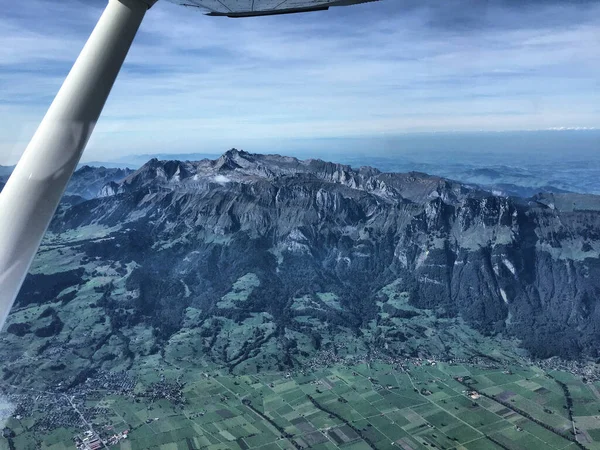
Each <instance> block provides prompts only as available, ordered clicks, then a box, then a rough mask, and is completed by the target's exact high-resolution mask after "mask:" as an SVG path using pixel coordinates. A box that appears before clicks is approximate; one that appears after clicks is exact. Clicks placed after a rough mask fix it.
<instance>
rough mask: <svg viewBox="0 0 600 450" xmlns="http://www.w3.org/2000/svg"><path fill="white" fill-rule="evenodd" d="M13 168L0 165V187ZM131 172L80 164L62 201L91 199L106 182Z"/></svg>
mask: <svg viewBox="0 0 600 450" xmlns="http://www.w3.org/2000/svg"><path fill="white" fill-rule="evenodd" d="M13 169H14V166H12V167H3V166H0V183H1V184H0V188H3V187H4V183H6V180H8V177H10V174H11V173H12V171H13ZM133 172H134V171H133V170H132V169H107V168H106V167H91V166H86V165H84V166H81V167H80V168H79V169H78V170H76V171H75V173H74V174H73V176H72V177H71V180H70V181H69V184H68V185H67V189H66V191H65V195H66V196H67V198H66V199H63V202H64V201H65V200H67V201H70V200H73V197H79V198H81V199H83V200H89V199H92V198H94V197H96V196H97V195H98V194H99V193H100V190H101V189H102V188H103V187H104V185H106V184H107V183H109V182H111V181H121V180H123V179H124V178H125V177H127V176H128V175H130V174H132V173H133ZM69 196H70V197H71V198H69Z"/></svg>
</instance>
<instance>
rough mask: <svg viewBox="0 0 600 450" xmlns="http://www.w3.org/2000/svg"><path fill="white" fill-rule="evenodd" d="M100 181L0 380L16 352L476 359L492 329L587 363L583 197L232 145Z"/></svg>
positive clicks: (587, 217)
mask: <svg viewBox="0 0 600 450" xmlns="http://www.w3.org/2000/svg"><path fill="white" fill-rule="evenodd" d="M101 191H102V195H101V196H100V197H98V198H94V199H91V200H88V201H85V202H82V203H79V204H77V205H74V206H72V207H70V208H65V209H64V210H63V211H62V212H61V214H60V215H59V216H58V217H57V218H55V220H54V221H53V223H52V225H51V228H50V234H49V236H48V237H47V239H46V245H45V246H44V247H43V248H42V250H41V252H40V254H39V255H38V258H37V260H36V263H35V264H34V267H33V274H32V275H30V276H29V277H28V279H27V280H26V283H25V285H24V288H23V290H22V293H21V295H20V296H19V298H18V300H17V304H16V307H17V308H19V310H18V311H17V312H15V313H14V314H13V315H11V318H10V321H9V327H8V331H9V334H7V335H6V336H7V337H6V338H5V339H4V340H3V341H1V342H0V354H3V355H5V356H4V360H5V361H10V363H7V366H6V367H7V369H6V370H7V371H8V375H5V377H6V378H10V377H11V376H13V375H11V374H15V375H14V376H16V374H18V373H23V370H25V369H26V367H28V366H27V364H33V362H31V361H29V360H27V361H26V360H23V359H20V358H19V355H22V354H23V353H24V352H27V354H32V355H38V356H37V357H36V358H38V361H37V362H36V364H40V361H41V363H43V365H42V366H41V367H42V369H40V370H42V371H43V373H47V374H49V375H48V376H59V375H60V376H65V375H64V373H63V372H61V371H69V370H71V371H72V370H73V369H72V368H71V369H70V368H68V367H67V368H65V367H63V366H64V364H63V365H62V366H61V365H60V362H59V360H60V358H63V357H64V354H65V352H67V354H68V355H70V356H69V357H70V358H72V361H74V362H72V364H76V367H87V368H89V367H103V368H110V369H115V368H128V367H129V368H130V367H132V366H135V365H136V364H144V363H143V361H146V360H147V359H148V358H155V357H161V358H165V359H167V360H168V359H169V358H172V359H173V360H175V359H176V360H177V361H187V363H189V364H192V365H195V364H200V365H201V364H202V361H212V362H214V363H218V364H224V365H227V366H229V367H230V369H231V370H255V369H260V368H265V367H284V366H289V365H293V364H297V363H298V361H302V360H303V359H304V358H308V357H310V356H311V355H312V354H314V353H315V352H317V351H319V349H321V348H324V347H327V346H333V347H334V348H335V349H336V351H339V352H347V353H353V352H369V351H373V350H378V351H382V352H389V353H392V354H403V353H406V354H413V355H423V356H426V355H431V354H437V355H465V354H467V355H468V354H477V352H479V353H481V352H483V353H487V354H492V352H494V351H495V350H493V349H492V348H489V347H488V349H487V350H485V349H483V350H482V347H481V343H482V342H484V338H485V336H493V335H498V334H501V335H503V336H504V337H510V336H514V337H517V338H519V339H520V340H521V344H522V346H523V347H524V348H525V349H527V350H528V351H530V352H531V354H532V355H534V356H536V357H549V356H553V355H559V356H562V357H567V358H579V357H582V356H586V357H598V356H600V355H599V349H600V346H599V345H600V302H599V301H598V293H599V292H600V259H599V255H600V197H597V196H593V195H580V194H541V195H538V196H536V197H534V198H531V199H529V200H520V199H515V198H506V197H498V196H495V195H493V194H490V193H488V192H486V191H484V190H481V189H478V188H474V187H472V186H466V185H464V184H461V183H458V182H454V181H449V180H446V179H444V178H440V177H434V176H429V175H425V174H422V173H415V172H412V173H403V174H400V173H382V172H380V171H379V170H376V169H373V168H370V167H363V168H360V169H357V170H354V169H351V168H350V167H349V166H344V165H339V164H334V163H327V162H323V161H320V160H307V161H300V160H297V159H295V158H290V157H283V156H273V155H269V156H267V155H253V154H249V153H245V152H241V151H237V150H231V151H229V152H227V153H225V154H224V155H223V156H221V157H220V158H219V159H217V160H204V161H200V162H181V161H159V160H158V159H153V160H151V161H149V162H148V163H147V164H145V165H144V166H143V167H141V168H140V169H139V170H137V171H136V172H135V173H132V174H130V175H129V176H127V177H126V178H125V179H124V180H122V181H111V182H109V183H107V185H106V186H105V187H104V188H103V189H102V190H101ZM469 329H473V330H476V331H477V332H478V333H480V334H478V336H480V337H477V338H475V337H474V336H475V335H474V334H472V332H471V331H468V330H469ZM473 333H475V331H474V332H473ZM25 335H27V336H30V338H28V339H22V338H17V336H25ZM486 345H487V344H486ZM34 359H35V358H34ZM43 367H48V369H43ZM50 367H61V368H60V369H59V370H58V369H57V370H58V372H57V371H56V370H54V371H53V370H51V369H50ZM44 371H45V372H44ZM61 373H63V375H61ZM68 373H69V374H70V373H71V372H68Z"/></svg>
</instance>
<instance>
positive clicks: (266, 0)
mask: <svg viewBox="0 0 600 450" xmlns="http://www.w3.org/2000/svg"><path fill="white" fill-rule="evenodd" d="M169 1H171V2H172V3H177V4H179V5H182V6H187V7H189V8H198V9H199V10H202V11H205V12H206V14H207V15H209V16H225V17H234V18H237V17H256V16H272V15H278V14H292V13H299V12H310V11H325V10H327V9H329V8H330V7H332V6H349V5H356V4H359V3H367V2H374V1H378V0H169Z"/></svg>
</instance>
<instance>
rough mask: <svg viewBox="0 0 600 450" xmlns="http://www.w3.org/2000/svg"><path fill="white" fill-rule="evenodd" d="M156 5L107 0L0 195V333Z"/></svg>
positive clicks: (145, 0) (149, 1)
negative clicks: (137, 37)
mask: <svg viewBox="0 0 600 450" xmlns="http://www.w3.org/2000/svg"><path fill="white" fill-rule="evenodd" d="M155 1H156V0H109V2H108V6H107V7H106V10H105V11H104V13H103V14H102V17H101V18H100V20H99V22H98V24H97V25H96V27H95V29H94V31H93V32H92V35H91V36H90V38H89V40H88V42H87V44H86V45H85V47H84V48H83V50H82V52H81V54H80V55H79V58H77V61H76V62H75V65H74V66H73V68H72V69H71V72H70V73H69V75H68V76H67V78H66V80H65V82H64V83H63V85H62V87H61V89H60V91H59V92H58V94H57V96H56V98H55V99H54V101H53V102H52V105H51V106H50V108H49V110H48V112H47V113H46V116H45V117H44V119H43V120H42V123H41V124H40V126H39V128H38V129H37V131H36V133H35V135H34V136H33V138H32V139H31V142H30V143H29V145H28V146H27V149H26V150H25V152H24V153H23V156H22V157H21V159H20V160H19V163H18V164H17V166H16V168H15V170H14V172H13V174H12V175H11V177H10V179H9V180H8V182H7V183H6V186H5V187H4V189H3V191H2V193H0V328H1V327H2V326H3V325H4V322H5V321H6V317H7V316H8V313H9V312H10V309H11V307H12V305H13V303H14V301H15V298H16V297H17V294H18V293H19V289H20V288H21V284H22V283H23V280H24V279H25V275H26V274H27V271H28V270H29V266H30V265H31V262H32V260H33V257H34V256H35V253H36V252H37V249H38V247H39V245H40V242H41V240H42V237H43V236H44V233H45V232H46V229H47V228H48V225H49V224H50V221H51V219H52V216H53V215H54V212H55V210H56V207H57V206H58V203H59V201H60V198H61V196H62V194H63V192H64V190H65V187H66V185H67V183H68V181H69V179H70V178H71V175H72V174H73V171H74V170H75V168H76V167H77V164H78V162H79V159H80V157H81V154H82V153H83V150H84V148H85V146H86V144H87V142H88V139H89V138H90V135H91V134H92V131H93V129H94V126H95V125H96V121H97V120H98V117H99V116H100V112H101V111H102V108H103V107H104V103H105V102H106V99H107V98H108V95H109V93H110V90H111V88H112V86H113V83H114V82H115V79H116V78H117V75H118V73H119V70H120V69H121V66H122V64H123V61H124V60H125V57H126V56H127V52H128V51H129V47H130V46H131V43H132V42H133V39H134V37H135V35H136V33H137V31H138V28H139V26H140V24H141V23H142V19H143V18H144V15H145V13H146V11H147V10H148V8H149V7H150V6H152V4H153V3H154V2H155Z"/></svg>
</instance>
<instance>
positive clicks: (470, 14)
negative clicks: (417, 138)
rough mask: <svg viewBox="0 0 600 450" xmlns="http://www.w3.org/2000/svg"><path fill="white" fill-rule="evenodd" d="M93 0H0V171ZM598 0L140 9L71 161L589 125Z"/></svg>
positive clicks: (53, 82)
mask: <svg viewBox="0 0 600 450" xmlns="http://www.w3.org/2000/svg"><path fill="white" fill-rule="evenodd" d="M105 4H106V2H105V0H28V1H26V2H17V1H13V0H0V5H1V6H2V8H1V11H2V12H1V13H0V42H2V43H3V45H2V46H1V47H0V164H12V163H14V162H16V160H17V159H18V157H19V155H20V154H21V153H22V151H23V150H24V149H25V147H26V145H27V143H28V141H29V139H30V138H31V136H32V135H33V133H34V132H35V129H36V127H37V125H38V124H39V122H40V120H41V119H42V117H43V115H44V113H45V111H46V110H47V108H48V106H49V104H50V103H51V101H52V99H53V97H54V95H55V94H56V92H57V91H58V89H59V88H60V85H61V83H62V81H63V80H64V78H65V76H66V74H67V73H68V71H69V69H70V68H71V66H72V63H73V62H74V61H75V59H76V57H77V55H78V54H79V51H80V50H81V48H82V47H83V45H84V43H85V41H86V39H87V37H88V36H89V34H90V32H91V30H92V29H93V27H94V25H95V23H96V21H97V20H98V18H99V16H100V15H101V13H102V10H103V7H104V6H105ZM599 48H600V1H583V0H582V1H575V0H571V1H567V0H561V1H552V0H539V1H531V0H530V1H526V0H502V1H501V0H466V1H464V0H463V1H458V0H448V1H444V2H439V1H433V0H431V1H417V0H381V1H380V2H375V3H368V4H365V5H359V6H351V7H340V8H332V9H331V10H330V11H328V12H318V13H307V14H294V15H287V16H276V17H266V18H264V17H263V18H253V19H227V18H218V17H207V16H204V15H202V14H200V13H198V12H197V11H194V10H190V9H188V8H183V7H181V6H178V5H175V4H172V3H169V2H167V1H165V0H160V1H159V2H158V3H157V4H156V5H155V6H154V7H153V8H152V9H151V10H150V11H149V12H148V14H147V16H146V18H145V20H144V23H143V24H142V27H141V29H140V32H139V34H138V36H137V38H136V41H135V42H134V45H133V47H132V49H131V51H130V53H129V55H128V58H127V61H126V63H125V65H124V67H123V69H122V71H121V74H120V75H119V79H118V80H117V83H116V84H115V87H114V88H113V91H112V93H111V96H110V98H109V100H108V102H107V104H106V107H105V110H104V113H103V115H102V117H101V119H100V121H99V122H98V124H97V126H96V130H95V132H94V135H93V136H92V139H91V140H90V143H89V144H88V149H87V150H86V153H85V154H84V158H83V161H93V160H100V161H108V160H115V159H118V158H119V157H121V156H122V155H126V154H150V153H170V152H173V153H185V152H190V153H192V152H203V153H212V154H218V153H222V152H223V151H224V150H226V149H228V148H231V147H237V148H243V149H246V150H249V151H274V150H276V151H279V152H282V153H285V152H286V149H289V150H290V152H292V151H296V150H298V149H302V148H304V149H312V150H313V151H318V150H319V149H320V148H323V147H324V146H327V145H330V144H331V145H334V146H335V143H337V144H338V146H339V143H340V142H350V141H352V142H361V143H362V144H361V145H363V146H368V145H369V142H383V141H385V142H388V143H389V142H390V139H392V141H393V137H394V136H404V137H403V139H405V140H406V136H411V135H412V134H413V133H417V134H415V135H419V134H421V135H422V134H423V133H425V134H428V133H457V132H504V131H515V130H548V129H563V128H567V129H588V128H595V129H597V128H600V51H599V50H598V49H599Z"/></svg>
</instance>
